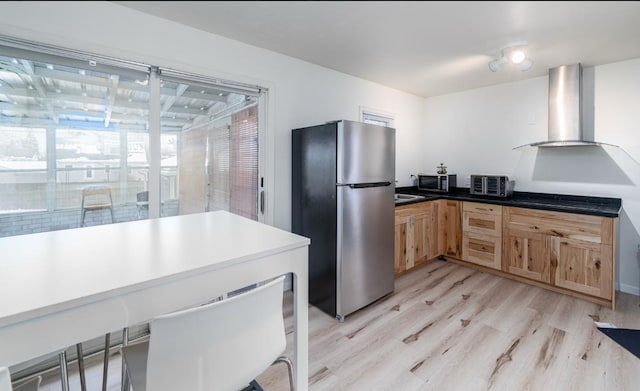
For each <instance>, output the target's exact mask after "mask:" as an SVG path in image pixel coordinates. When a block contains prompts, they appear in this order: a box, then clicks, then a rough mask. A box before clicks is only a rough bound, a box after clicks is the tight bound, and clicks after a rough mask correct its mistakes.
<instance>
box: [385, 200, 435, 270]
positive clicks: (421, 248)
mask: <svg viewBox="0 0 640 391" xmlns="http://www.w3.org/2000/svg"><path fill="white" fill-rule="evenodd" d="M394 243H395V256H394V258H395V259H394V265H395V273H396V274H401V273H403V272H405V271H407V270H409V269H411V268H413V267H415V266H417V265H419V264H421V263H423V262H426V261H428V260H429V259H432V258H435V257H436V256H438V202H437V201H426V202H420V203H416V204H410V205H404V206H399V207H396V209H395V240H394Z"/></svg>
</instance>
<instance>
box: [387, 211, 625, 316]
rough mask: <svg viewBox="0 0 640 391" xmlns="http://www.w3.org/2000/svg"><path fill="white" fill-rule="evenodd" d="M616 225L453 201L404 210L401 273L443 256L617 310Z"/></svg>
mask: <svg viewBox="0 0 640 391" xmlns="http://www.w3.org/2000/svg"><path fill="white" fill-rule="evenodd" d="M616 222H617V220H616V218H612V217H601V216H591V215H581V214H576V213H564V212H553V211H548V210H537V209H527V208H518V207H507V206H500V205H491V204H484V203H478V202H468V201H455V200H436V201H425V202H421V203H416V204H410V205H404V206H399V207H396V215H395V260H394V262H395V273H396V274H401V273H403V272H406V271H408V270H410V269H412V268H413V267H415V266H417V265H419V264H421V263H423V262H426V261H428V260H430V259H433V258H435V257H437V256H438V255H444V256H447V257H449V258H451V259H452V260H454V261H455V260H459V261H462V262H463V263H466V264H473V265H479V266H481V267H482V268H483V269H484V268H488V269H486V270H495V271H496V272H497V273H499V274H500V275H503V276H506V277H510V278H514V279H517V280H518V281H522V282H528V283H531V284H534V285H537V286H541V287H546V288H548V289H552V290H555V291H557V292H563V293H566V294H572V295H574V296H578V297H581V298H584V299H587V300H591V301H593V302H596V303H600V304H604V305H610V306H611V308H615V288H614V282H615V227H616ZM473 265H472V266H473Z"/></svg>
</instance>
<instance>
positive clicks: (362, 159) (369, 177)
mask: <svg viewBox="0 0 640 391" xmlns="http://www.w3.org/2000/svg"><path fill="white" fill-rule="evenodd" d="M337 138H338V150H337V155H338V156H337V180H338V183H340V184H349V183H375V182H385V181H391V182H393V181H394V180H395V175H396V169H395V167H396V165H395V164H396V130H395V129H393V128H387V127H384V126H379V125H372V124H365V123H361V122H353V121H340V122H338V134H337Z"/></svg>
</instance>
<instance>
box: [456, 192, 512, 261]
mask: <svg viewBox="0 0 640 391" xmlns="http://www.w3.org/2000/svg"><path fill="white" fill-rule="evenodd" d="M462 260H463V261H467V262H471V263H475V264H478V265H482V266H486V267H490V268H492V269H496V270H500V269H502V206H500V205H491V204H482V203H478V202H468V201H464V202H463V203H462Z"/></svg>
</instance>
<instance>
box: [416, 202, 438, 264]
mask: <svg viewBox="0 0 640 391" xmlns="http://www.w3.org/2000/svg"><path fill="white" fill-rule="evenodd" d="M414 217H415V220H414V225H413V229H414V240H413V243H414V265H418V264H420V263H423V262H426V261H428V260H430V259H432V258H435V257H436V256H438V203H437V202H433V201H432V202H425V203H424V206H423V209H422V210H421V211H420V212H419V213H417V214H416V215H415V216H414Z"/></svg>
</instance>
